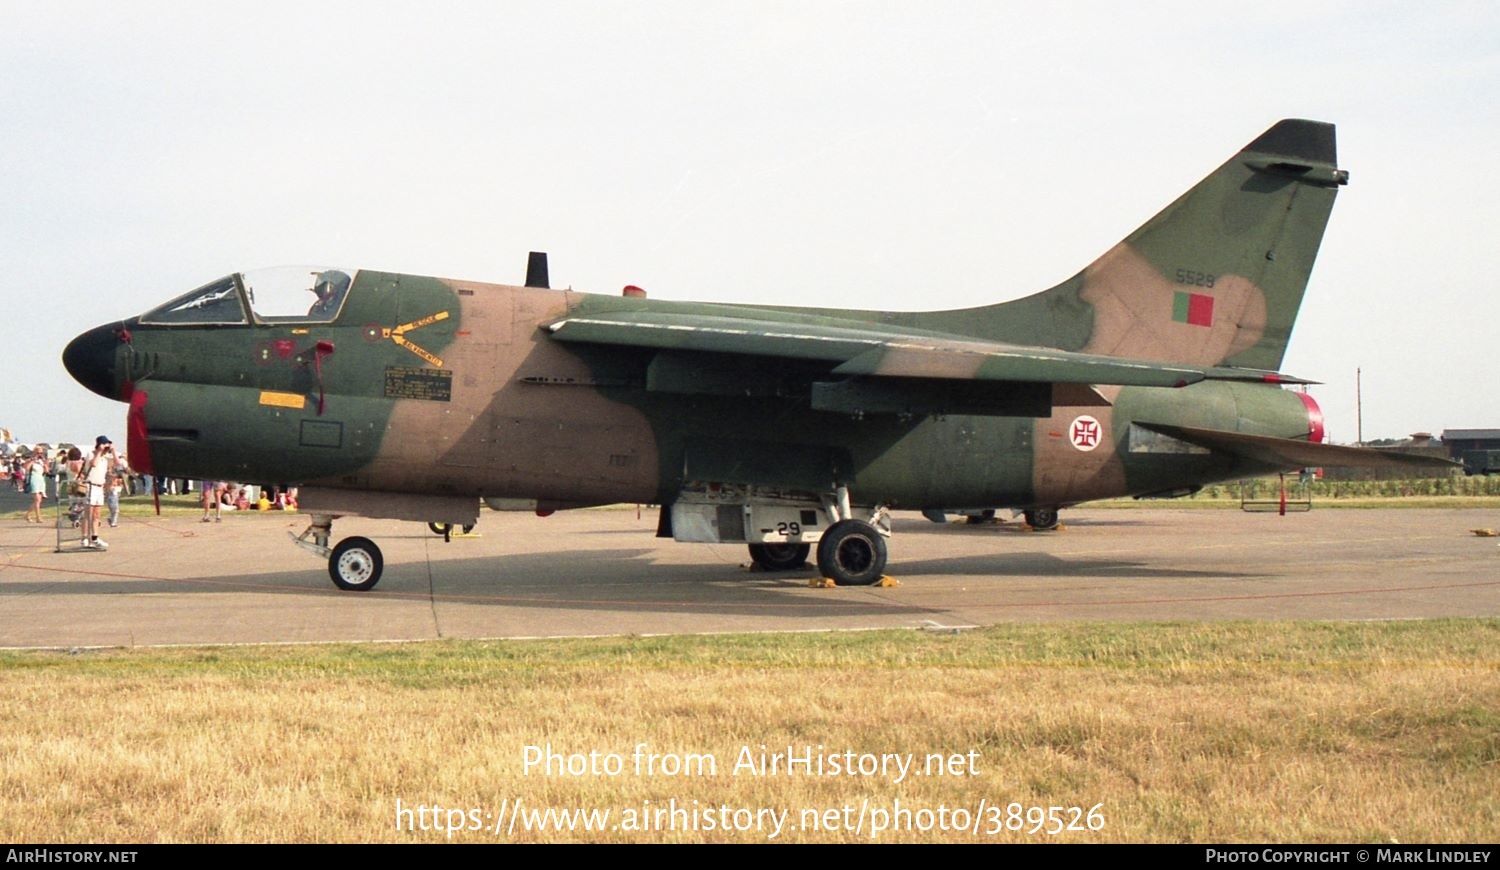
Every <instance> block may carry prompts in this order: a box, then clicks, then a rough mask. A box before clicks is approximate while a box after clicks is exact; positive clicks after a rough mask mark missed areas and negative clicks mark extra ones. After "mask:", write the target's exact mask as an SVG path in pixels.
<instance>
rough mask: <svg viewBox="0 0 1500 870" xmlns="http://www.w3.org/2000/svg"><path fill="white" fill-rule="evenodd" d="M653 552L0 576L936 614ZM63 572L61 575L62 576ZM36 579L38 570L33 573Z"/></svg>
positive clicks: (35, 588) (70, 587)
mask: <svg viewBox="0 0 1500 870" xmlns="http://www.w3.org/2000/svg"><path fill="white" fill-rule="evenodd" d="M654 552H655V551H653V550H650V549H634V548H632V549H619V550H598V551H584V552H574V553H569V554H566V555H563V556H559V555H558V554H556V553H527V554H514V555H501V556H484V557H475V558H472V559H458V560H445V561H441V562H433V563H431V565H432V572H433V574H434V575H436V576H437V577H438V578H439V579H438V580H437V583H436V585H435V586H434V585H431V583H430V581H429V576H430V575H429V563H427V562H423V561H414V562H405V563H390V562H388V563H387V564H386V570H385V576H384V578H383V579H382V580H381V582H380V585H379V586H378V587H377V588H376V589H374V590H371V591H369V592H344V591H341V590H338V589H336V588H334V587H333V585H332V583H331V582H330V580H329V578H328V572H327V570H326V569H324V568H323V567H322V566H321V565H319V564H317V563H315V562H311V561H309V567H308V568H307V570H298V571H276V572H268V573H260V574H236V575H228V576H223V575H198V576H190V577H179V578H167V579H158V578H149V577H140V578H128V577H122V578H112V577H109V576H107V574H106V575H105V576H97V575H93V574H84V575H79V574H76V573H73V571H74V570H75V565H81V564H83V560H82V558H81V557H80V558H79V559H76V560H75V559H69V560H68V563H67V566H66V569H65V570H66V571H67V573H60V574H59V575H58V577H57V578H56V579H45V580H30V579H27V580H19V581H8V582H6V581H5V578H4V575H3V574H0V600H3V599H4V598H5V597H6V596H11V595H16V596H23V595H35V594H49V595H69V596H84V597H90V598H92V597H96V596H111V595H131V596H139V595H163V594H169V595H194V596H197V595H272V596H281V595H299V596H305V595H317V596H326V597H329V598H342V599H346V600H347V601H348V603H349V605H350V606H351V607H355V606H360V605H365V604H370V603H375V602H393V601H413V600H421V601H426V600H428V599H429V598H433V599H435V600H436V601H437V602H438V603H439V604H452V605H466V606H494V607H504V608H546V609H556V610H590V611H620V612H641V611H646V612H663V613H684V614H690V613H705V614H715V615H740V614H743V615H756V614H762V615H763V614H767V613H775V614H777V615H778V616H784V617H819V616H826V615H829V614H830V613H832V614H836V615H839V616H858V615H861V614H874V613H879V614H890V613H893V612H895V613H901V612H910V613H914V614H923V613H929V612H932V611H933V608H930V607H925V606H922V605H920V604H915V603H910V602H903V601H901V600H900V599H899V597H897V598H889V597H880V598H877V597H872V596H870V595H868V594H858V595H857V596H856V594H850V593H859V592H863V591H864V590H861V589H859V588H857V587H856V588H855V589H832V590H827V594H818V595H807V594H799V593H806V592H807V591H808V584H809V581H811V580H812V579H814V578H815V577H816V575H817V572H816V570H815V569H813V568H812V567H807V568H804V569H802V570H800V571H790V572H786V573H778V574H769V573H756V572H751V571H748V570H746V569H744V568H742V567H740V566H739V565H737V564H724V563H718V564H711V563H699V564H658V563H653V562H651V561H650V560H649V557H650V556H651V555H652V554H653V553H654ZM59 567H63V566H59ZM28 568H29V569H30V570H35V567H34V566H28ZM87 570H88V571H91V572H92V571H95V570H98V571H100V572H101V573H104V572H107V571H108V565H107V562H106V561H100V562H98V563H91V564H89V566H88V568H87Z"/></svg>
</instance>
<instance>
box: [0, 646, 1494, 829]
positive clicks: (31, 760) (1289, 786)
mask: <svg viewBox="0 0 1500 870" xmlns="http://www.w3.org/2000/svg"><path fill="white" fill-rule="evenodd" d="M0 711H3V713H0V771H3V773H0V839H4V840H9V841H14V842H108V841H114V842H158V841H168V842H173V841H195V842H197V841H252V842H259V841H276V842H309V841H339V842H344V841H358V842H378V841H388V842H428V841H441V840H446V839H449V838H450V837H451V839H454V840H461V841H479V842H518V841H519V842H558V841H604V842H614V841H627V842H656V841H688V842H702V841H707V842H722V841H747V842H763V841H766V840H768V839H774V840H781V841H794V842H796V841H825V842H826V841H870V840H874V841H877V842H927V841H1033V840H1049V839H1050V840H1059V841H1071V842H1118V841H1130V842H1140V841H1198V842H1212V841H1229V842H1236V841H1252V842H1261V841H1269V842H1317V841H1327V842H1351V841H1354V842H1403V843H1418V842H1440V843H1459V842H1467V843H1484V842H1495V841H1497V840H1500V621H1496V620H1445V621H1423V622H1415V621H1413V622H1387V623H1296V624H1290V623H1289V624H1271V623H1254V624H1251V623H1219V624H1207V625H1196V624H1195V625H1179V624H1165V625H1131V626H1118V625H1106V624H1074V625H1046V626H1026V625H1011V626H1003V627H997V628H993V629H987V630H984V631H977V632H972V633H963V634H956V635H943V634H929V633H922V632H912V631H904V632H871V633H854V634H794V635H748V636H747V635H742V636H723V637H676V638H616V639H600V640H574V641H530V642H486V643H477V642H472V643H458V642H434V643H423V644H409V645H384V646H345V645H338V646H312V647H307V646H303V647H258V648H245V647H232V648H210V649H167V650H160V649H158V650H118V651H79V652H77V653H76V654H68V653H58V652H27V653H19V652H11V653H0ZM642 744H644V746H642ZM549 745H550V747H551V751H552V752H553V753H554V754H555V756H556V757H555V758H553V760H552V764H551V770H550V772H549V771H548V770H546V767H547V764H546V763H545V759H546V757H547V756H546V755H545V753H546V749H545V747H547V746H549ZM762 746H764V747H765V749H764V752H765V753H767V754H769V755H777V754H778V753H779V755H781V756H785V755H786V754H787V748H788V747H789V746H790V747H792V748H793V752H792V754H793V755H795V756H802V757H809V758H811V759H812V760H813V763H814V764H816V763H817V762H818V761H822V763H823V770H822V771H819V770H817V769H815V768H814V769H811V770H809V769H807V766H804V765H800V764H794V765H793V769H792V771H791V772H790V773H788V772H786V771H785V770H778V771H777V772H776V773H767V772H765V771H764V768H762V767H760V766H759V765H760V763H761V753H762ZM527 747H536V748H535V749H532V750H530V753H531V759H532V760H533V761H538V759H540V761H538V763H533V764H532V765H530V767H528V765H527V761H528V749H527ZM591 754H592V757H591ZM908 754H909V756H910V757H911V758H912V759H914V761H913V764H914V768H922V767H923V766H924V764H926V763H927V761H928V757H929V756H933V757H934V760H933V763H932V766H931V769H930V770H927V771H926V772H927V773H928V774H929V775H917V774H916V773H915V772H913V770H910V769H909V770H908V772H907V774H906V775H905V776H904V777H902V776H900V771H899V769H898V768H897V767H896V766H895V765H898V764H899V763H900V759H903V758H907V757H908ZM653 756H654V758H653ZM747 760H748V761H754V762H755V763H756V764H755V766H754V768H753V769H752V767H751V766H748V765H738V766H737V762H740V761H747ZM782 760H783V761H784V759H782ZM882 760H883V761H884V762H885V764H886V767H885V769H884V770H882V769H880V768H879V764H880V762H881V761H882ZM710 762H711V764H712V767H710ZM939 762H941V765H939ZM849 763H854V764H867V765H870V768H871V769H870V770H869V771H868V772H866V773H855V774H852V775H850V774H846V773H844V772H842V771H839V772H834V771H832V770H831V769H830V768H831V765H833V764H838V765H840V766H843V765H846V764H849ZM570 765H571V767H572V771H571V772H570V771H569V770H568V768H569V766H570ZM611 765H615V766H614V767H611ZM647 765H649V766H650V767H651V768H652V770H651V771H649V772H648V771H647V770H646V769H645V767H646V766H647ZM678 765H680V767H678ZM663 767H666V768H668V769H669V770H668V772H665V773H664V772H663V771H662V768H663ZM939 767H940V768H941V769H939ZM611 771H612V772H611ZM898 778H899V779H898ZM695 802H696V803H695ZM1033 807H1037V808H1040V809H1037V810H1033V809H1032V808H1033ZM1053 807H1058V808H1061V809H1059V810H1052V809H1051V808H1053ZM434 808H437V809H434ZM1073 808H1077V809H1076V810H1075V809H1073ZM574 809H583V810H591V811H593V812H594V815H593V816H591V817H589V819H587V820H584V819H582V818H579V817H576V816H570V817H566V818H564V817H560V816H559V815H557V814H556V813H552V814H550V815H549V814H548V813H547V811H548V810H554V811H556V810H574ZM1091 810H1092V811H1093V813H1094V815H1092V816H1090V815H1089V812H1090V811H1091ZM604 812H608V814H609V815H608V816H607V817H606V816H603V815H601V813H604ZM1090 823H1092V824H1093V827H1094V829H1092V830H1091V829H1090ZM590 826H592V827H593V828H594V829H593V830H589V829H588V828H589V827H590ZM1069 827H1072V828H1073V830H1067V828H1069ZM476 828H477V829H478V830H475V829H476ZM1018 828H1019V830H1018ZM1034 828H1040V830H1038V831H1037V832H1036V833H1031V831H1032V830H1033V829H1034ZM1055 828H1063V829H1064V830H1062V831H1061V833H1048V832H1047V831H1048V829H1055ZM449 829H451V830H449Z"/></svg>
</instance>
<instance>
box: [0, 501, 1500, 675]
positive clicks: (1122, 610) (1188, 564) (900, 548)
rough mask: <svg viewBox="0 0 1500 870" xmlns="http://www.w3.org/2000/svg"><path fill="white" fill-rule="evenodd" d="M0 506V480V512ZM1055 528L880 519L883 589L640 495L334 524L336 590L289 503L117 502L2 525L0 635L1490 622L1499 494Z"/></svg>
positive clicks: (29, 641) (54, 639)
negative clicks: (98, 531)
mask: <svg viewBox="0 0 1500 870" xmlns="http://www.w3.org/2000/svg"><path fill="white" fill-rule="evenodd" d="M17 505H19V500H18V499H17V498H15V497H14V495H13V494H10V495H8V496H7V497H5V498H4V499H3V500H0V509H9V508H12V507H15V506H17ZM1063 521H1064V524H1065V528H1063V529H1061V530H1059V531H1056V532H1048V533H1042V532H1029V531H1025V530H1024V529H1023V527H1022V526H1021V525H1020V524H1019V523H1003V524H999V525H984V526H966V525H961V524H951V525H936V524H933V523H929V522H928V521H926V520H924V519H922V518H920V517H918V516H916V515H914V514H900V515H897V518H896V521H895V523H894V527H895V536H894V537H893V538H892V539H891V541H890V550H891V561H890V566H889V568H888V571H889V573H890V574H891V576H893V577H894V578H896V580H898V581H899V585H897V586H894V587H889V588H882V587H843V588H831V589H824V588H813V587H812V586H810V585H809V581H811V580H813V579H814V578H815V577H816V572H815V571H814V570H813V569H812V568H811V567H808V568H805V569H804V570H800V571H793V572H789V573H785V574H767V573H760V572H755V571H751V570H749V568H748V564H749V557H748V554H747V553H746V551H745V548H744V547H743V546H741V545H727V544H726V545H703V544H677V543H674V542H672V541H670V540H660V539H658V538H656V537H655V536H654V534H655V529H656V516H655V512H654V511H653V510H650V509H644V510H642V511H641V512H640V514H639V516H638V515H637V511H636V510H635V509H633V508H630V509H609V510H588V511H577V512H570V513H559V514H556V515H554V516H551V517H547V518H539V517H535V516H532V515H530V514H501V513H491V512H486V513H485V514H484V515H483V516H482V517H481V518H480V523H479V526H478V527H477V528H476V530H475V531H476V536H474V537H463V538H457V539H455V540H453V541H451V542H449V543H444V542H443V540H442V538H440V537H438V536H436V535H433V534H432V533H431V532H429V531H428V530H427V528H426V527H425V526H422V525H419V524H417V523H403V522H396V521H386V520H365V519H360V518H344V519H340V520H338V521H337V522H336V523H335V524H334V538H335V540H338V539H341V538H343V537H347V536H350V535H362V536H365V537H368V538H371V539H372V540H374V541H376V542H377V543H378V544H379V545H380V547H381V548H382V550H383V551H384V556H385V574H384V577H383V579H382V580H381V582H380V585H379V586H378V587H377V588H376V589H375V590H373V591H371V592H365V593H356V592H341V591H339V590H337V589H336V588H334V586H333V584H332V583H331V582H330V581H329V578H328V573H327V567H326V563H325V562H324V561H323V560H320V559H318V558H316V557H315V556H313V555H311V554H308V553H306V552H304V551H302V550H300V549H298V548H296V547H294V546H292V543H291V541H290V540H289V537H288V534H287V533H288V532H291V533H293V534H296V533H300V532H301V531H302V530H303V529H304V528H305V527H306V525H307V518H306V517H305V516H299V515H296V514H285V513H266V514H260V513H254V514H244V515H234V514H226V515H225V516H224V520H223V522H221V523H208V524H203V523H200V522H199V521H198V520H197V518H196V517H192V516H188V517H170V518H141V519H126V520H124V521H122V524H121V526H120V528H118V529H106V530H105V531H107V532H108V535H107V536H106V539H107V540H108V542H109V544H110V548H109V550H107V551H94V550H83V549H80V548H79V546H78V543H77V540H76V537H74V535H75V534H76V533H74V532H73V531H72V530H71V529H68V530H65V536H64V541H63V546H62V550H61V551H60V552H59V551H58V548H57V537H58V536H57V530H56V529H54V528H53V527H52V526H51V525H50V524H48V525H45V526H42V527H38V526H36V525H34V524H27V523H25V522H24V521H22V520H20V519H7V520H4V521H3V522H0V647H10V648H16V647H23V648H27V647H44V648H45V647H51V648H57V647H62V648H69V647H94V646H137V645H156V644H222V643H283V642H324V641H385V640H422V639H432V638H450V637H457V638H498V637H537V636H570V635H618V634H678V633H704V632H731V631H801V630H840V629H866V628H898V627H906V628H924V627H925V628H941V627H958V626H974V625H989V624H994V623H1000V622H1016V621H1047V620H1118V621H1140V620H1211V619H1212V620H1218V619H1256V620H1280V619H1336V620H1347V619H1407V618H1426V617H1443V616H1487V617H1494V616H1500V547H1497V546H1496V542H1497V540H1500V539H1496V538H1480V537H1476V536H1474V535H1473V534H1472V533H1471V531H1470V530H1471V529H1474V528H1481V527H1490V528H1496V527H1500V510H1494V509H1473V510H1449V509H1401V510H1395V509H1392V510H1334V509H1316V508H1315V509H1314V510H1313V511H1312V512H1310V513H1306V514H1296V515H1289V516H1285V517H1280V516H1276V515H1274V514H1246V513H1240V512H1238V511H1231V510H1201V509H1200V510H1192V509H1170V508H1150V509H1133V510H1124V509H1107V508H1093V509H1090V508H1080V509H1076V510H1070V511H1065V512H1064V514H1063Z"/></svg>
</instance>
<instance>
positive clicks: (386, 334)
mask: <svg viewBox="0 0 1500 870" xmlns="http://www.w3.org/2000/svg"><path fill="white" fill-rule="evenodd" d="M447 319H448V312H446V311H439V312H438V313H436V314H429V315H427V316H426V317H423V318H422V319H420V320H413V321H412V322H411V323H403V324H401V325H400V326H398V327H396V328H395V329H382V330H380V337H381V338H389V339H390V340H391V341H393V342H395V343H396V344H397V345H398V346H400V347H404V348H406V349H407V350H409V351H411V352H412V353H414V354H416V355H417V356H419V357H421V358H422V359H425V360H427V362H428V363H430V364H431V365H432V367H433V368H438V369H440V368H442V367H443V360H442V358H440V357H436V356H433V355H432V354H430V353H428V352H427V350H426V348H423V347H422V346H420V345H418V344H416V343H415V342H413V341H410V340H408V339H407V338H406V333H408V332H411V331H412V330H413V329H421V328H422V327H424V326H431V325H432V324H434V323H437V322H438V321H439V320H447Z"/></svg>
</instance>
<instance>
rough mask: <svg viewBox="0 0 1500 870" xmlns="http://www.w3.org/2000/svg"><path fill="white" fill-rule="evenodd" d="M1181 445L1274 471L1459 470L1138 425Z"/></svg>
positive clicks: (1369, 451) (1332, 448) (1294, 443)
mask: <svg viewBox="0 0 1500 870" xmlns="http://www.w3.org/2000/svg"><path fill="white" fill-rule="evenodd" d="M1136 425H1139V426H1141V427H1143V428H1146V429H1150V430H1151V431H1153V432H1160V433H1161V434H1163V435H1166V436H1168V437H1171V438H1176V439H1178V440H1179V441H1186V442H1188V443H1189V444H1196V445H1198V446H1199V447H1207V448H1208V449H1210V450H1213V451H1216V452H1219V453H1229V454H1232V455H1234V456H1241V457H1244V458H1245V459H1249V460H1251V461H1253V462H1257V463H1260V464H1263V465H1268V466H1271V467H1273V468H1288V469H1290V468H1339V467H1351V468H1458V467H1460V466H1459V464H1458V463H1456V462H1451V461H1449V460H1447V459H1439V458H1437V457H1435V456H1417V455H1415V454H1412V453H1398V452H1396V451H1394V450H1376V449H1374V448H1371V447H1343V446H1340V445H1337V444H1315V443H1313V442H1311V441H1302V440H1298V439H1296V438H1276V437H1273V436H1270V435H1247V434H1245V433H1243V432H1226V431H1224V430H1222V429H1197V428H1194V427H1192V426H1169V425H1166V424H1163V423H1137V424H1136Z"/></svg>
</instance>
